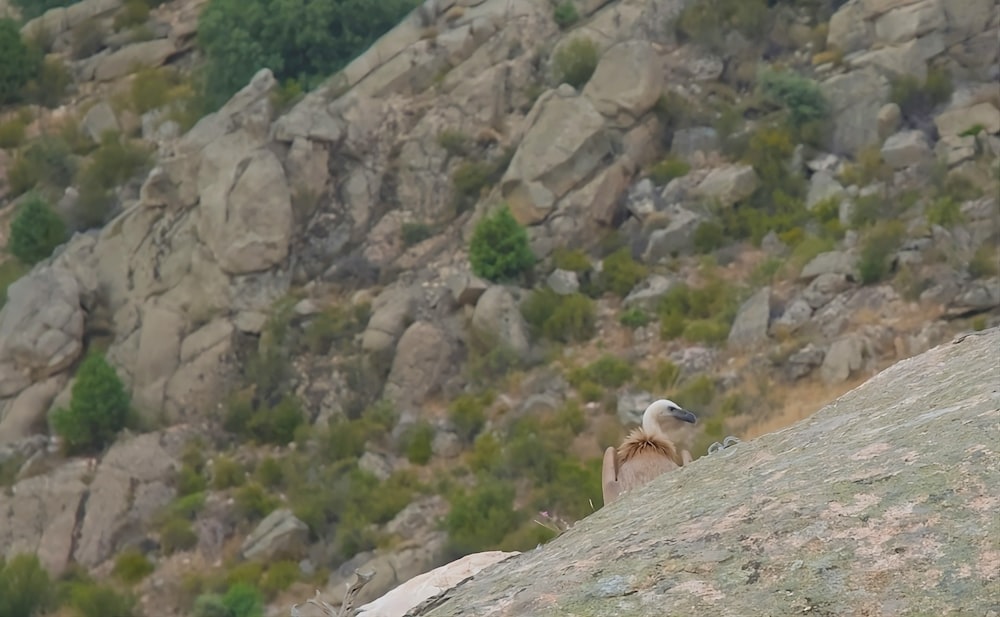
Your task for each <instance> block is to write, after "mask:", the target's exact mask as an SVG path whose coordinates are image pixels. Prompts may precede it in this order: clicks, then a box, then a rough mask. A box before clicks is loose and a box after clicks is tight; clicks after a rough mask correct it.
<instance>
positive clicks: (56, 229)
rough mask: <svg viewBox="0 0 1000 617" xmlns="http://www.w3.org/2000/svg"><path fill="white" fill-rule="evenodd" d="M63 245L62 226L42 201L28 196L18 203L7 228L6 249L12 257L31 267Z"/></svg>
mask: <svg viewBox="0 0 1000 617" xmlns="http://www.w3.org/2000/svg"><path fill="white" fill-rule="evenodd" d="M65 241H66V224H65V223H63V221H62V219H61V218H59V215H58V214H56V213H55V211H53V210H52V208H51V207H50V206H49V204H48V203H47V202H46V201H45V200H44V199H42V198H41V197H39V196H37V195H32V196H30V197H28V198H27V199H25V200H24V201H23V202H22V203H21V207H20V208H19V209H18V212H17V216H16V217H14V221H13V222H12V223H11V225H10V241H9V244H8V248H9V249H10V252H11V253H13V254H14V256H15V257H17V258H18V259H20V260H21V261H23V262H24V263H26V264H31V265H34V264H36V263H38V262H40V261H42V260H43V259H46V258H48V257H49V256H50V255H51V254H52V251H53V250H54V249H55V248H56V247H57V246H59V245H60V244H62V243H63V242H65Z"/></svg>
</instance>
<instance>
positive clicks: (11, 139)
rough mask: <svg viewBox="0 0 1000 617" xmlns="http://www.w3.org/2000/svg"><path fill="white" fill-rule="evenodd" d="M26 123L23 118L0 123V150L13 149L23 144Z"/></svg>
mask: <svg viewBox="0 0 1000 617" xmlns="http://www.w3.org/2000/svg"><path fill="white" fill-rule="evenodd" d="M25 129H27V122H26V121H25V119H24V118H21V117H16V118H11V119H10V120H8V121H6V122H2V123H0V148H5V149H8V150H10V149H13V148H17V147H18V146H20V145H21V144H22V143H24V131H25Z"/></svg>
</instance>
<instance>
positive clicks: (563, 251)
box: [552, 247, 590, 272]
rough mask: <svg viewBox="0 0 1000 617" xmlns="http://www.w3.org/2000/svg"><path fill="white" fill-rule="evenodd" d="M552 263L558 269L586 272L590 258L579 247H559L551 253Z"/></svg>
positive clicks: (588, 268)
mask: <svg viewBox="0 0 1000 617" xmlns="http://www.w3.org/2000/svg"><path fill="white" fill-rule="evenodd" d="M552 263H553V265H555V267H556V268H558V269H559V270H569V271H570V272H586V271H587V270H590V258H588V257H587V254H586V253H584V252H583V251H581V250H580V249H568V248H565V247H559V248H557V249H556V250H555V251H553V253H552Z"/></svg>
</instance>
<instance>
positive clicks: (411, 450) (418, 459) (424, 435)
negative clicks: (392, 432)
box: [405, 422, 434, 465]
mask: <svg viewBox="0 0 1000 617" xmlns="http://www.w3.org/2000/svg"><path fill="white" fill-rule="evenodd" d="M405 443H406V446H405V450H406V458H407V460H409V461H410V462H411V463H413V464H414V465H426V464H427V463H428V461H430V460H431V456H432V455H433V454H434V449H433V448H432V444H433V443H434V427H433V426H431V425H430V424H428V423H427V422H419V423H417V424H416V425H415V426H413V427H412V428H411V429H410V430H409V432H408V433H407V435H406V437H405Z"/></svg>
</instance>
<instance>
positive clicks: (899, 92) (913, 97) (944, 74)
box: [889, 67, 954, 118]
mask: <svg viewBox="0 0 1000 617" xmlns="http://www.w3.org/2000/svg"><path fill="white" fill-rule="evenodd" d="M890 85H891V89H890V93H889V99H890V100H891V101H892V102H894V103H896V104H897V105H899V110H900V111H901V112H902V114H903V116H904V117H907V118H912V117H914V116H918V115H923V114H926V113H929V112H930V111H931V109H933V108H934V107H936V106H937V105H940V104H942V103H945V102H947V101H948V99H949V98H951V93H952V90H953V89H954V86H953V84H952V79H951V74H950V73H949V72H948V71H947V69H942V68H936V67H935V68H930V69H928V70H927V77H926V78H925V79H924V81H923V83H921V82H920V80H919V79H917V78H916V77H914V76H913V75H901V76H899V77H896V78H895V79H893V80H892V83H891V84H890Z"/></svg>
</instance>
